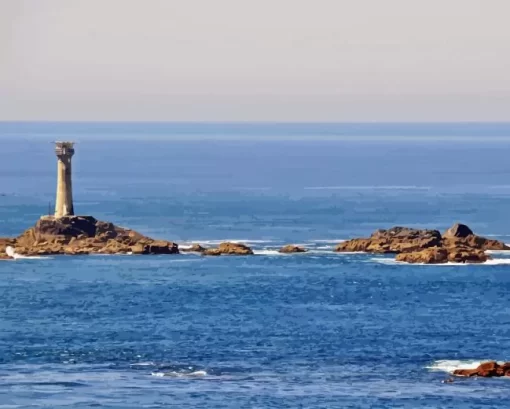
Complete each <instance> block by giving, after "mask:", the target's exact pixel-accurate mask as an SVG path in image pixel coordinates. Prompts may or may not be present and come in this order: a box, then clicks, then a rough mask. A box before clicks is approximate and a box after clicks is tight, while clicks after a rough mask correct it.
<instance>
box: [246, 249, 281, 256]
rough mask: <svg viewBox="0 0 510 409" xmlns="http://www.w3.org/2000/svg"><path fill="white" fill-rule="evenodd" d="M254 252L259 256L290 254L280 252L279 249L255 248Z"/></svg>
mask: <svg viewBox="0 0 510 409" xmlns="http://www.w3.org/2000/svg"><path fill="white" fill-rule="evenodd" d="M253 254H255V255H257V256H285V255H288V254H283V253H280V252H279V251H278V250H268V249H265V250H253Z"/></svg>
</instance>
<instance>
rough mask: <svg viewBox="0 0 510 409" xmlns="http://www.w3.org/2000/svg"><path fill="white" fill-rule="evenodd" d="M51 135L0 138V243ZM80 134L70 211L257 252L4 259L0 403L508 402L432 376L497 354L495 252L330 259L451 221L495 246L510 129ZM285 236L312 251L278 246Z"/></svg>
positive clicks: (507, 235)
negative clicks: (310, 134) (468, 257)
mask: <svg viewBox="0 0 510 409" xmlns="http://www.w3.org/2000/svg"><path fill="white" fill-rule="evenodd" d="M0 131H1V128H0ZM31 132H32V133H31ZM96 132H97V131H96ZM204 132H205V131H204ZM51 133H52V132H51V128H50V129H49V130H48V129H46V133H45V134H44V135H42V136H41V135H36V134H37V132H35V131H34V130H30V129H29V130H27V131H25V134H22V135H21V136H20V135H17V137H16V138H17V139H16V140H14V138H10V139H6V140H3V141H2V148H1V150H0V236H7V235H16V234H18V233H20V232H21V231H22V230H23V229H25V228H27V227H29V226H31V225H32V224H34V222H35V221H36V219H37V218H38V216H39V215H41V214H43V213H47V211H48V210H47V209H48V203H49V202H50V201H53V200H54V197H53V196H54V187H55V170H56V163H55V161H56V159H55V157H54V154H53V152H52V146H51V145H50V144H49V143H48V141H51V140H52V139H56V138H57V137H60V136H62V135H57V137H54V135H51ZM55 133H58V132H57V131H55ZM9 135H10V134H9V132H7V131H5V129H4V136H9ZM92 136H94V135H92ZM96 136H97V135H96ZM140 136H143V135H140ZM79 139H80V144H79V145H77V148H76V155H75V158H74V176H75V178H74V182H75V209H76V210H77V211H78V212H79V213H82V214H92V215H94V216H96V217H97V218H100V219H105V220H110V221H113V222H115V223H117V224H120V225H123V226H129V227H132V228H134V229H137V230H139V231H141V232H142V233H145V234H148V235H151V236H154V237H158V238H165V239H173V240H176V241H177V242H179V243H186V242H202V243H205V244H212V243H215V242H217V241H222V240H226V239H229V240H239V241H242V242H245V243H247V244H249V245H251V246H253V248H254V249H255V250H256V253H257V254H256V255H255V256H252V257H247V258H235V257H231V258H229V257H220V258H202V257H199V256H195V255H178V256H154V257H142V256H110V257H106V256H105V257H103V256H90V257H75V258H71V257H48V258H40V259H18V260H16V261H4V262H0V408H1V409H4V408H29V407H31V408H32V407H33V408H43V407H44V408H163V407H175V408H339V407H342V408H480V407H487V408H489V407H498V408H499V407H505V406H508V407H510V403H508V390H509V388H510V383H508V382H509V381H508V380H503V379H491V380H471V379H469V380H462V379H461V380H458V381H457V382H456V383H454V384H441V380H443V379H445V378H446V377H447V376H448V374H447V372H446V371H448V370H452V369H455V368H457V367H463V366H466V365H470V364H473V362H476V361H480V360H484V359H488V358H491V359H497V360H510V297H509V294H510V255H507V254H504V253H500V254H494V255H493V257H494V260H492V261H491V262H490V263H488V264H485V265H479V266H459V265H448V266H409V265H397V264H395V263H394V262H392V260H391V258H385V257H373V256H370V255H363V254H343V255H337V254H334V253H332V252H331V249H332V248H333V246H334V245H335V244H336V243H338V242H339V241H340V240H342V239H346V238H349V237H352V236H358V235H368V234H369V233H370V232H372V231H373V230H375V229H377V228H385V227H390V226H393V225H407V226H416V227H426V228H432V227H433V228H438V229H441V230H443V229H445V228H447V227H449V225H451V224H452V223H454V222H456V221H462V222H465V223H467V224H469V225H470V226H471V227H472V228H473V230H475V232H477V233H479V234H481V235H487V236H491V237H495V238H499V239H502V240H506V241H507V242H510V217H509V216H508V215H509V210H510V161H509V160H508V157H509V152H510V141H508V142H505V141H499V142H497V141H490V142H483V139H482V138H480V141H479V142H476V141H473V140H471V141H462V140H456V141H429V142H426V141H409V140H408V141H390V140H380V141H377V142H374V141H372V142H368V141H365V142H353V141H348V142H347V141H337V142H333V141H329V142H328V141H322V142H307V141H300V142H291V141H280V142H278V141H273V142H271V141H264V142H261V141H259V142H257V141H256V140H255V137H253V135H251V141H247V140H245V141H242V142H239V141H221V142H212V141H202V142H201V141H188V142H182V141H181V142H170V141H166V142H165V141H152V142H150V141H149V142H141V141H136V140H130V141H127V142H122V143H121V142H115V141H109V142H108V141H102V142H101V141H97V140H95V141H94V142H92V141H91V140H90V141H89V142H87V137H86V135H82V136H81V137H80V138H79ZM96 139H100V137H99V136H97V137H96ZM132 139H133V138H132ZM289 242H294V243H300V244H304V245H306V246H307V247H309V248H310V249H312V251H310V252H309V253H308V254H305V255H294V256H280V255H277V254H276V252H275V250H276V249H277V248H278V247H279V246H280V245H281V244H283V243H289ZM163 375H167V376H163Z"/></svg>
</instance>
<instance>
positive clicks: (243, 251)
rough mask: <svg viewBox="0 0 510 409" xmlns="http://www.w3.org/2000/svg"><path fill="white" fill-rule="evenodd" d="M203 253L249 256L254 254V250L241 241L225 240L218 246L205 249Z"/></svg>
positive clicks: (205, 254)
mask: <svg viewBox="0 0 510 409" xmlns="http://www.w3.org/2000/svg"><path fill="white" fill-rule="evenodd" d="M202 254H203V255H204V256H221V255H233V256H248V255H251V254H253V250H252V249H251V248H249V247H248V246H246V245H244V244H241V243H231V242H225V243H221V244H220V245H219V246H218V247H216V248H211V249H205V250H204V251H203V252H202Z"/></svg>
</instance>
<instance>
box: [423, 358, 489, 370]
mask: <svg viewBox="0 0 510 409" xmlns="http://www.w3.org/2000/svg"><path fill="white" fill-rule="evenodd" d="M483 362H486V361H482V360H464V361H462V360H456V359H452V360H441V361H435V362H434V363H432V365H430V366H426V367H425V368H426V369H429V370H431V371H435V372H447V373H453V371H455V370H457V369H476V368H478V367H479V366H480V365H481V364H482V363H483Z"/></svg>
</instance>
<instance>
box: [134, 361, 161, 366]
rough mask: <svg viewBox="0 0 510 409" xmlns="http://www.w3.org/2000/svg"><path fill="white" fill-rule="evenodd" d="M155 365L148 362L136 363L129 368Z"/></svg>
mask: <svg viewBox="0 0 510 409" xmlns="http://www.w3.org/2000/svg"><path fill="white" fill-rule="evenodd" d="M154 365H155V363H154V362H152V361H149V362H136V363H134V364H131V366H154Z"/></svg>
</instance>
